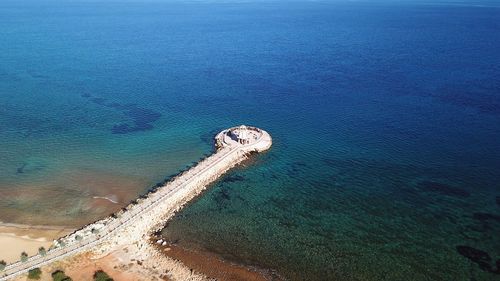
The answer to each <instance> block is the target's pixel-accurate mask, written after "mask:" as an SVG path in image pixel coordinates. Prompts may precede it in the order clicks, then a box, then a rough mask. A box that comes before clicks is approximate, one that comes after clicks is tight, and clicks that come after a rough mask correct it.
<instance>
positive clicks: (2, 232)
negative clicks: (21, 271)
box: [0, 223, 73, 263]
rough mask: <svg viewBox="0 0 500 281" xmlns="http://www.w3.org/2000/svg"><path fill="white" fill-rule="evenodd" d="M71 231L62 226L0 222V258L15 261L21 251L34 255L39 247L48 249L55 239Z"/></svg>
mask: <svg viewBox="0 0 500 281" xmlns="http://www.w3.org/2000/svg"><path fill="white" fill-rule="evenodd" d="M71 232H73V230H72V229H66V228H63V227H52V226H30V225H20V224H7V223H0V249H1V250H0V260H4V261H5V262H7V263H12V262H15V261H17V260H19V258H20V256H21V253H22V252H26V253H27V254H28V255H30V256H31V255H35V254H37V253H38V249H39V248H40V247H45V248H46V249H48V248H49V247H50V246H51V245H52V243H53V241H54V240H55V239H58V238H59V237H62V236H65V235H67V234H69V233H71Z"/></svg>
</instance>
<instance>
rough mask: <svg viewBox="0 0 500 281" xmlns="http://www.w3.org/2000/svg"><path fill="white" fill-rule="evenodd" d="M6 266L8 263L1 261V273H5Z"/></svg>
mask: <svg viewBox="0 0 500 281" xmlns="http://www.w3.org/2000/svg"><path fill="white" fill-rule="evenodd" d="M6 266H7V263H6V262H5V261H4V260H1V261H0V271H3V270H4V269H5V267H6Z"/></svg>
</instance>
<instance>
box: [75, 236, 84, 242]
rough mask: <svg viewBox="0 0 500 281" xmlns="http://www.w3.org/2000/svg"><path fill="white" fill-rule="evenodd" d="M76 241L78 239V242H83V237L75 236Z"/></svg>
mask: <svg viewBox="0 0 500 281" xmlns="http://www.w3.org/2000/svg"><path fill="white" fill-rule="evenodd" d="M75 239H76V241H82V239H83V237H81V236H80V235H77V236H75Z"/></svg>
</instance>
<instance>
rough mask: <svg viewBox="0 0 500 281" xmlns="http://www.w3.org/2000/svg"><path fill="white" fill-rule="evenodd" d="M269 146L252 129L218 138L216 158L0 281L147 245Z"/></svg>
mask: <svg viewBox="0 0 500 281" xmlns="http://www.w3.org/2000/svg"><path fill="white" fill-rule="evenodd" d="M271 145H272V138H271V136H270V135H269V134H268V133H267V132H266V131H264V130H261V129H259V128H256V127H248V126H244V125H242V126H238V127H232V128H229V129H226V130H224V131H222V132H220V133H219V134H217V135H216V136H215V146H216V151H215V153H214V154H212V155H211V156H209V157H207V158H205V159H204V160H202V161H201V162H199V163H198V164H197V165H195V166H194V167H192V168H191V169H189V170H187V171H185V172H183V173H181V174H179V175H177V176H176V177H175V178H173V179H172V180H171V181H169V182H167V183H166V184H165V185H163V186H161V187H159V188H157V189H155V190H154V191H152V192H150V193H149V194H147V195H146V196H143V197H141V198H139V199H137V200H136V201H135V202H134V203H131V204H130V205H128V206H127V207H125V208H124V209H122V210H121V211H120V212H117V213H115V214H113V215H112V216H110V217H107V218H104V219H102V220H99V221H97V222H95V223H92V224H89V225H87V226H85V227H83V228H81V229H79V230H77V231H75V232H73V233H72V234H70V235H68V236H65V237H62V238H60V239H58V240H57V241H54V246H53V247H51V248H50V249H49V250H48V251H47V252H46V254H45V255H43V256H42V255H40V254H38V255H35V256H31V257H29V258H28V259H27V260H26V261H24V262H22V261H18V262H16V263H13V264H9V265H7V267H6V268H5V269H4V270H3V271H1V272H0V281H4V280H9V279H11V278H14V277H16V276H19V275H21V274H24V273H27V272H28V271H29V270H31V269H34V268H38V267H42V266H44V265H48V264H50V263H53V262H55V261H59V260H62V259H64V258H66V257H69V256H73V255H76V254H79V253H83V252H86V251H92V252H93V253H95V254H98V255H105V254H106V253H109V252H111V251H112V250H113V249H116V248H117V247H120V246H123V245H130V244H133V243H140V244H143V243H146V241H147V240H148V239H149V237H150V236H151V234H153V233H155V232H157V231H159V230H161V229H162V228H163V227H164V225H165V223H166V222H167V220H168V219H169V218H171V217H172V216H173V215H174V214H175V213H176V212H177V211H179V210H180V209H182V207H183V206H184V205H185V204H186V203H188V202H189V201H190V200H192V199H193V198H195V197H196V196H197V195H199V194H200V193H201V192H202V191H203V190H204V189H205V188H206V187H207V186H208V185H209V184H210V183H212V182H214V181H216V180H217V179H218V178H219V177H220V176H221V175H223V174H224V173H225V172H227V171H228V170H229V169H231V168H232V167H234V166H236V165H238V164H239V163H241V162H242V161H244V160H245V159H247V158H248V155H249V154H251V153H253V152H263V151H265V150H268V149H269V148H270V147H271Z"/></svg>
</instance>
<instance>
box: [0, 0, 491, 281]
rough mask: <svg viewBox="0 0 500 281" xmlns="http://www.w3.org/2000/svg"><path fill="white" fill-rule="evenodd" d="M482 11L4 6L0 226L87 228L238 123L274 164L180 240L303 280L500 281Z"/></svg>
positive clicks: (250, 169)
mask: <svg viewBox="0 0 500 281" xmlns="http://www.w3.org/2000/svg"><path fill="white" fill-rule="evenodd" d="M471 3H472V2H463V3H461V4H457V3H454V4H449V3H446V2H439V3H431V4H429V3H427V4H423V3H416V2H415V3H413V2H405V3H404V4H402V3H394V2H392V3H390V2H378V3H376V4H375V3H347V2H286V3H282V2H271V1H261V2H240V3H222V2H210V3H208V2H184V3H181V2H167V1H150V2H144V3H143V2H139V1H127V2H122V1H114V2H101V1H42V2H40V1H36V2H35V1H21V2H19V1H2V3H0V38H1V39H2V40H0V62H1V63H0V140H1V142H2V143H1V146H0V159H1V161H0V209H1V212H0V220H1V221H8V222H15V223H35V224H59V225H73V226H76V225H80V224H83V223H87V222H90V221H92V220H94V219H97V218H99V217H101V216H103V215H106V214H108V213H110V212H112V211H113V210H116V209H118V208H120V207H121V206H123V205H124V204H126V203H127V202H128V201H130V200H131V199H133V198H135V197H136V196H137V195H138V194H140V193H144V192H146V191H147V190H148V188H149V187H151V186H153V185H154V184H155V183H156V182H159V181H161V180H163V179H164V178H165V177H168V176H169V175H172V174H175V173H177V172H178V171H179V170H181V169H184V168H185V167H186V166H188V165H191V164H192V163H193V162H195V161H197V160H198V159H199V158H201V157H203V155H204V154H208V153H210V152H211V151H212V137H213V135H215V134H216V133H217V132H218V131H220V130H221V129H223V128H226V127H229V126H234V125H238V124H242V123H245V124H250V125H255V126H259V127H261V128H264V129H266V130H268V131H269V132H270V133H271V134H272V136H273V138H274V145H273V148H272V150H271V151H270V152H269V153H266V154H264V155H260V156H257V157H256V158H255V159H253V161H251V162H249V163H248V164H247V165H245V166H244V167H240V168H239V169H237V170H235V171H233V172H231V173H230V174H229V175H228V176H227V177H225V178H224V179H222V180H221V181H219V182H218V183H217V184H214V186H213V187H212V188H211V189H210V190H208V191H207V192H206V193H205V194H204V195H203V196H202V197H200V198H199V199H198V200H197V201H195V202H193V203H192V204H191V205H190V206H189V207H188V208H186V209H185V210H183V211H182V212H181V213H180V214H179V216H177V217H176V218H175V219H174V220H173V221H172V222H171V223H170V224H169V227H168V228H167V229H166V230H165V231H164V235H165V236H166V237H168V238H169V239H171V240H172V241H176V242H177V243H179V244H180V245H182V246H185V247H189V248H194V249H200V250H208V251H211V252H215V253H217V254H219V255H221V256H223V257H225V258H227V259H230V260H234V261H237V262H242V263H245V264H249V265H255V266H260V267H264V268H271V269H275V270H277V271H278V272H280V273H281V274H282V275H284V276H286V277H287V278H289V279H291V280H498V276H499V275H498V265H496V264H495V263H496V261H497V260H498V259H500V240H499V238H498V237H499V236H498V233H500V206H499V204H500V198H499V196H500V185H499V183H498V179H499V178H500V169H499V167H500V152H499V151H500V141H499V140H500V126H499V125H498V124H500V97H499V96H498V95H499V93H500V80H499V79H498V77H500V68H499V67H498V65H499V64H498V63H499V62H500V53H499V52H498V48H499V47H500V32H498V30H499V29H500V26H499V22H498V20H497V19H498V18H499V17H500V10H499V9H498V8H497V7H495V6H494V5H493V4H494V3H493V4H492V3H491V2H490V3H488V2H474V3H472V4H471ZM102 196H107V197H109V198H112V199H114V200H115V199H116V201H118V202H119V204H113V203H111V202H109V201H105V200H102V199H99V198H94V197H102ZM0 258H1V257H0Z"/></svg>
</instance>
